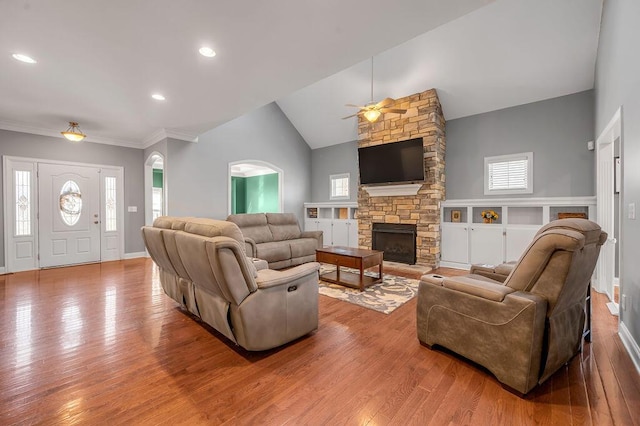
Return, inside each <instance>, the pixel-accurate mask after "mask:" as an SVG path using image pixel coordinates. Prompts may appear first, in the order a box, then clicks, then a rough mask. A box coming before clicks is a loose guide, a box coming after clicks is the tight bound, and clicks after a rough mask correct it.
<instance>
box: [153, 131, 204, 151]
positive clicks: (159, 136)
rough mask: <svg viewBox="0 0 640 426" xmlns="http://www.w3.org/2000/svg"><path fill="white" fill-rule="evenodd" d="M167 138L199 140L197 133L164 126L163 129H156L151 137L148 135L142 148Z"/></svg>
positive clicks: (195, 141) (188, 140)
mask: <svg viewBox="0 0 640 426" xmlns="http://www.w3.org/2000/svg"><path fill="white" fill-rule="evenodd" d="M166 138H171V139H178V140H181V141H186V142H194V143H197V142H198V135H197V134H193V133H188V132H184V131H180V130H175V129H167V128H162V129H158V130H156V131H155V132H153V133H152V134H151V135H150V136H149V137H147V138H146V139H145V140H144V141H143V142H142V148H143V149H146V148H149V147H150V146H151V145H153V144H156V143H158V142H160V141H161V140H163V139H166Z"/></svg>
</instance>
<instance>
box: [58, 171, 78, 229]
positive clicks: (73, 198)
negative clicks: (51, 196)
mask: <svg viewBox="0 0 640 426" xmlns="http://www.w3.org/2000/svg"><path fill="white" fill-rule="evenodd" d="M59 205H60V216H61V217H62V221H63V222H64V223H66V224H67V225H69V226H73V225H75V224H76V223H78V220H80V213H82V194H81V193H80V187H79V186H78V184H77V183H75V182H74V181H72V180H68V181H66V182H65V183H64V185H62V189H60V203H59Z"/></svg>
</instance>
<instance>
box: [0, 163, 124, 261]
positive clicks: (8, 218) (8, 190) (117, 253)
mask: <svg viewBox="0 0 640 426" xmlns="http://www.w3.org/2000/svg"><path fill="white" fill-rule="evenodd" d="M2 160H3V169H2V170H3V181H2V182H3V185H2V196H3V198H2V199H3V205H4V211H5V215H4V224H3V226H4V228H3V229H4V265H5V268H4V269H5V272H6V273H9V272H18V271H26V270H31V269H39V268H40V263H39V261H38V259H37V254H38V253H37V250H38V247H39V237H38V234H39V229H38V217H37V212H38V209H39V206H38V196H39V194H38V180H37V165H38V164H39V163H47V164H59V165H70V166H84V167H95V168H99V169H101V170H102V173H101V174H100V191H101V192H100V209H101V210H102V208H103V202H102V195H103V194H102V192H103V185H104V182H103V181H104V178H105V177H106V176H110V177H115V178H116V179H117V181H116V182H117V200H116V204H117V212H116V215H117V216H116V223H117V231H116V232H107V231H106V230H105V222H104V220H102V216H103V212H102V211H101V222H102V223H101V224H100V239H101V244H102V242H104V241H106V240H107V239H111V240H113V239H114V237H115V240H116V242H117V247H116V250H112V251H110V252H108V253H105V247H104V246H101V261H107V260H120V259H123V258H124V233H125V230H124V167H121V166H110V165H104V164H89V163H80V162H72V161H57V160H47V159H42V158H29V157H13V156H7V155H4V156H3V157H2ZM14 163H23V164H29V165H30V166H31V169H30V171H31V172H32V179H31V193H32V199H31V200H32V204H31V206H32V207H33V208H32V214H31V216H32V222H33V227H32V231H31V235H30V241H29V243H30V244H32V245H33V247H34V251H35V253H34V254H35V256H34V257H33V259H32V260H30V261H29V262H28V263H24V264H21V265H19V266H16V265H14V262H13V261H12V259H13V254H14V248H13V245H14V242H15V240H16V237H15V236H14V231H13V230H14V226H13V225H14V223H13V216H14V212H13V208H14V206H13V205H12V204H13V189H14V188H13V176H12V171H13V164H14Z"/></svg>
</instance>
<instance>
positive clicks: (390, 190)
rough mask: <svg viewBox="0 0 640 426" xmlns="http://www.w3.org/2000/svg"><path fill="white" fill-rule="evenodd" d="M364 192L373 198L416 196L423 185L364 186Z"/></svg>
mask: <svg viewBox="0 0 640 426" xmlns="http://www.w3.org/2000/svg"><path fill="white" fill-rule="evenodd" d="M363 188H364V190H365V191H367V192H368V193H369V195H371V196H372V197H394V196H403V195H416V194H417V193H418V191H419V190H420V188H422V184H421V183H410V184H403V185H381V186H363Z"/></svg>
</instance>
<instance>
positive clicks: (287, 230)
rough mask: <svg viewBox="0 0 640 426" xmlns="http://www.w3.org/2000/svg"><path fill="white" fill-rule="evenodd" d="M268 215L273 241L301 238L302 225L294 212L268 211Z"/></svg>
mask: <svg viewBox="0 0 640 426" xmlns="http://www.w3.org/2000/svg"><path fill="white" fill-rule="evenodd" d="M266 216H267V223H268V224H269V229H271V234H272V235H273V241H284V240H293V239H295V238H300V233H301V232H300V225H299V224H298V219H297V218H296V215H294V214H293V213H267V214H266Z"/></svg>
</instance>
